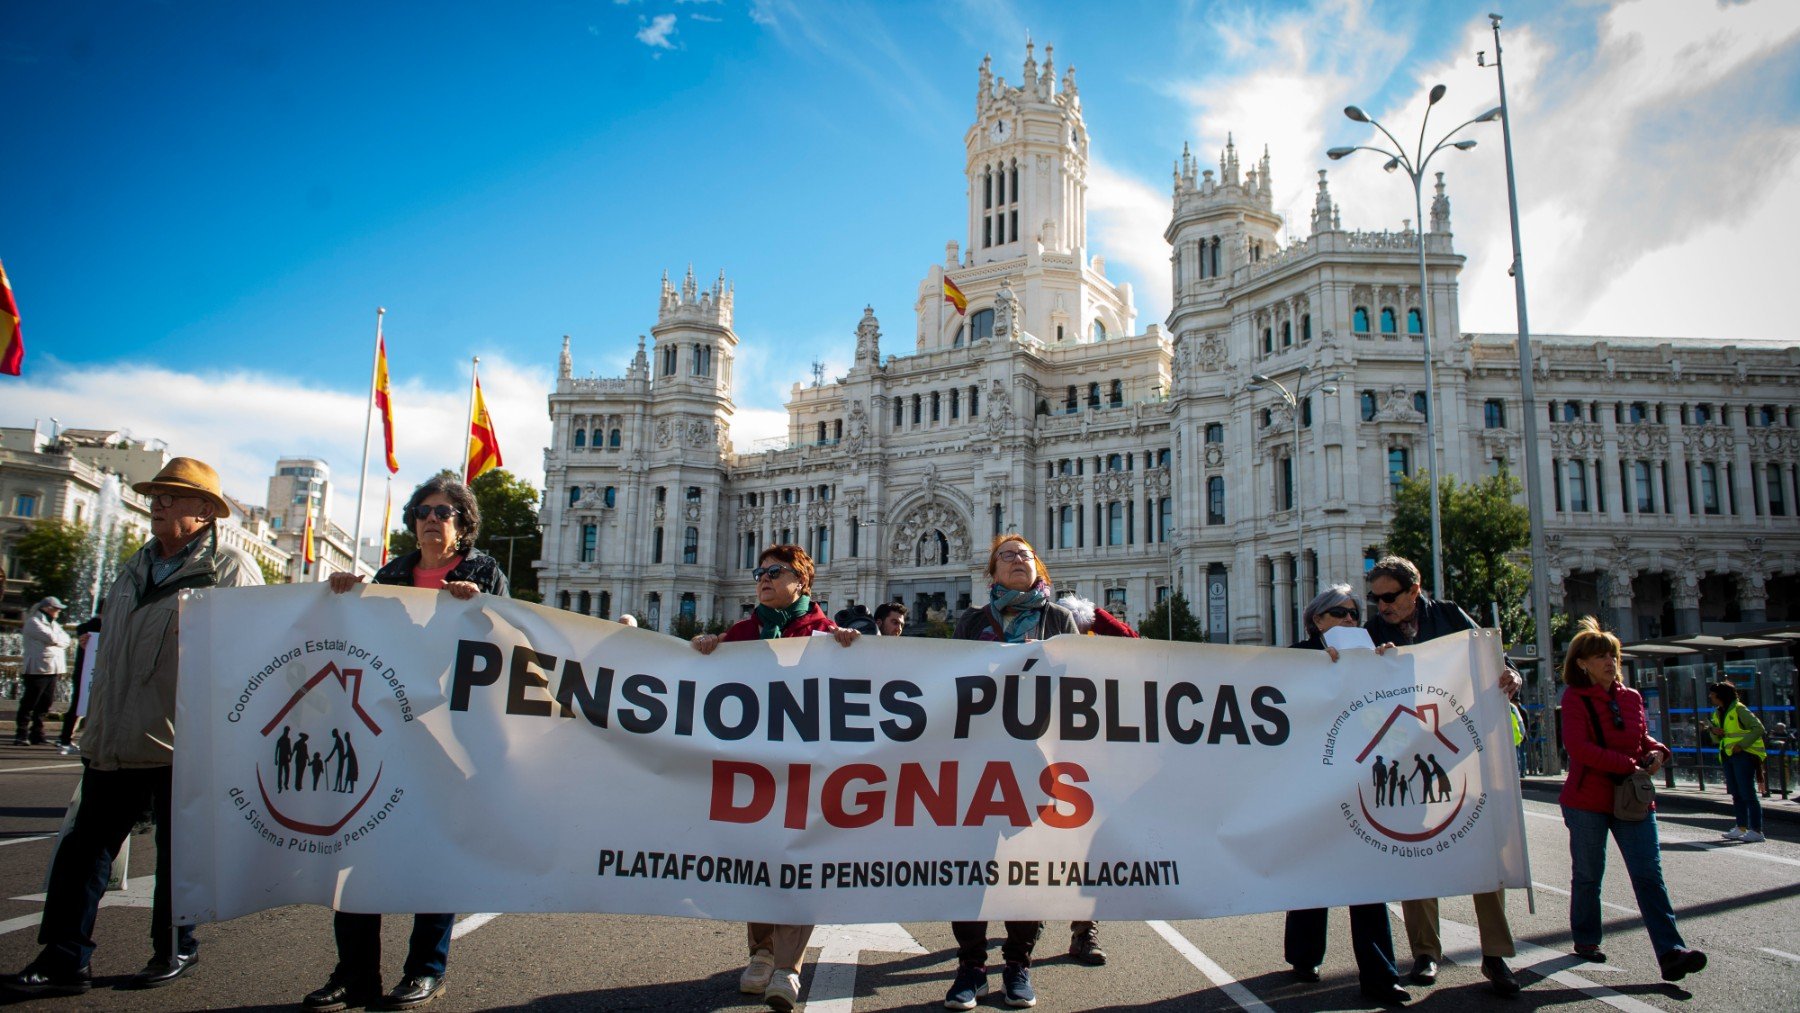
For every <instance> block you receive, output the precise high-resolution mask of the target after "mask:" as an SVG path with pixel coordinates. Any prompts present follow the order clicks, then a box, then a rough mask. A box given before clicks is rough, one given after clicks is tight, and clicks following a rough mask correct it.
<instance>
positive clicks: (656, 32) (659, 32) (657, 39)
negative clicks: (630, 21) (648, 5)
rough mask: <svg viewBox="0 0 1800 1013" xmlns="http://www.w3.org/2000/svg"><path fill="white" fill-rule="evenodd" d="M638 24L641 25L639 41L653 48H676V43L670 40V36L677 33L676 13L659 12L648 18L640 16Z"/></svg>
mask: <svg viewBox="0 0 1800 1013" xmlns="http://www.w3.org/2000/svg"><path fill="white" fill-rule="evenodd" d="M638 24H639V26H640V27H639V28H638V30H637V40H638V41H639V42H642V43H643V44H644V45H646V46H649V47H650V48H652V49H674V48H675V43H673V42H670V41H669V36H671V35H674V34H675V15H673V14H658V15H657V16H655V17H653V18H650V19H648V20H645V19H644V18H641V17H640V18H638Z"/></svg>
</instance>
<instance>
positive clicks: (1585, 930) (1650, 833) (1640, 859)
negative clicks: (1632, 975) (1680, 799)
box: [1562, 806, 1685, 959]
mask: <svg viewBox="0 0 1800 1013" xmlns="http://www.w3.org/2000/svg"><path fill="white" fill-rule="evenodd" d="M1562 812H1563V825H1564V826H1566V827H1568V828H1569V860H1570V863H1571V864H1572V865H1573V866H1574V869H1575V873H1574V877H1573V879H1572V880H1571V882H1570V884H1569V893H1570V894H1571V896H1570V899H1569V932H1570V935H1572V936H1574V938H1575V944H1576V945H1577V946H1599V945H1600V925H1601V922H1600V877H1601V876H1602V875H1604V874H1605V872H1606V835H1607V834H1608V833H1611V834H1612V838H1613V840H1615V841H1617V842H1618V843H1619V854H1620V855H1622V856H1624V858H1625V871H1626V873H1628V874H1629V875H1630V876H1631V889H1632V892H1633V893H1635V894H1637V904H1638V914H1639V915H1640V916H1642V918H1643V919H1644V931H1646V932H1648V933H1650V945H1651V947H1653V948H1654V949H1655V950H1656V956H1657V958H1658V959H1661V958H1662V957H1663V956H1664V955H1666V954H1669V953H1672V952H1674V951H1675V950H1678V949H1681V948H1682V947H1683V946H1684V945H1685V944H1684V943H1683V942H1682V941H1681V932H1680V931H1679V930H1677V929H1676V928H1675V908H1674V906H1673V905H1671V904H1670V903H1669V890H1668V888H1667V887H1666V886H1664V885H1663V877H1662V848H1661V845H1659V844H1658V843H1657V839H1656V814H1655V813H1654V812H1653V813H1651V814H1650V815H1649V816H1648V817H1646V818H1645V819H1644V820H1642V821H1641V822H1637V823H1633V822H1631V821H1630V820H1621V819H1617V818H1615V817H1614V816H1613V815H1612V814H1611V813H1596V812H1588V811H1587V810H1585V809H1571V808H1569V807H1568V806H1563V807H1562Z"/></svg>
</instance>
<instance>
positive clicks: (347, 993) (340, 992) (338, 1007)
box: [300, 977, 381, 1013]
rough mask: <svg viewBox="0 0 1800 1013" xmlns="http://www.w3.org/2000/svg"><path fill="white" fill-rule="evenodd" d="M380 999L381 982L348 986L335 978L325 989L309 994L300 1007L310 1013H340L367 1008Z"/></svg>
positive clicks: (327, 983) (328, 982)
mask: <svg viewBox="0 0 1800 1013" xmlns="http://www.w3.org/2000/svg"><path fill="white" fill-rule="evenodd" d="M380 998H381V983H380V982H376V981H372V982H369V983H368V984H365V985H348V984H345V983H344V982H341V981H339V980H337V978H335V977H333V978H332V979H331V980H330V981H327V982H326V983H325V987H324V988H321V989H319V990H318V991H316V992H308V993H307V995H306V998H304V999H302V1000H300V1007H301V1008H302V1009H305V1010H309V1011H310V1013H340V1011H342V1010H347V1009H350V1008H352V1007H356V1006H367V1005H369V1004H370V1003H373V1002H376V1001H377V1000H379V999H380Z"/></svg>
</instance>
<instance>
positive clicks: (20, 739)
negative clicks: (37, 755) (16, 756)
mask: <svg viewBox="0 0 1800 1013" xmlns="http://www.w3.org/2000/svg"><path fill="white" fill-rule="evenodd" d="M30 744H31V743H29V742H26V741H25V736H23V735H21V736H19V737H18V738H16V739H14V740H13V745H15V746H28V745H30Z"/></svg>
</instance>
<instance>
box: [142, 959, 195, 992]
mask: <svg viewBox="0 0 1800 1013" xmlns="http://www.w3.org/2000/svg"><path fill="white" fill-rule="evenodd" d="M199 962H200V954H198V953H177V954H176V955H174V956H173V957H154V958H152V959H151V961H150V962H149V963H148V964H145V965H144V969H143V970H142V971H139V972H138V973H136V974H134V975H132V976H131V987H132V988H161V987H163V986H164V985H167V984H168V983H169V982H171V981H174V980H175V979H176V978H179V977H181V976H182V975H184V974H186V973H188V972H189V971H191V970H193V969H194V965H195V964H198V963H199Z"/></svg>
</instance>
